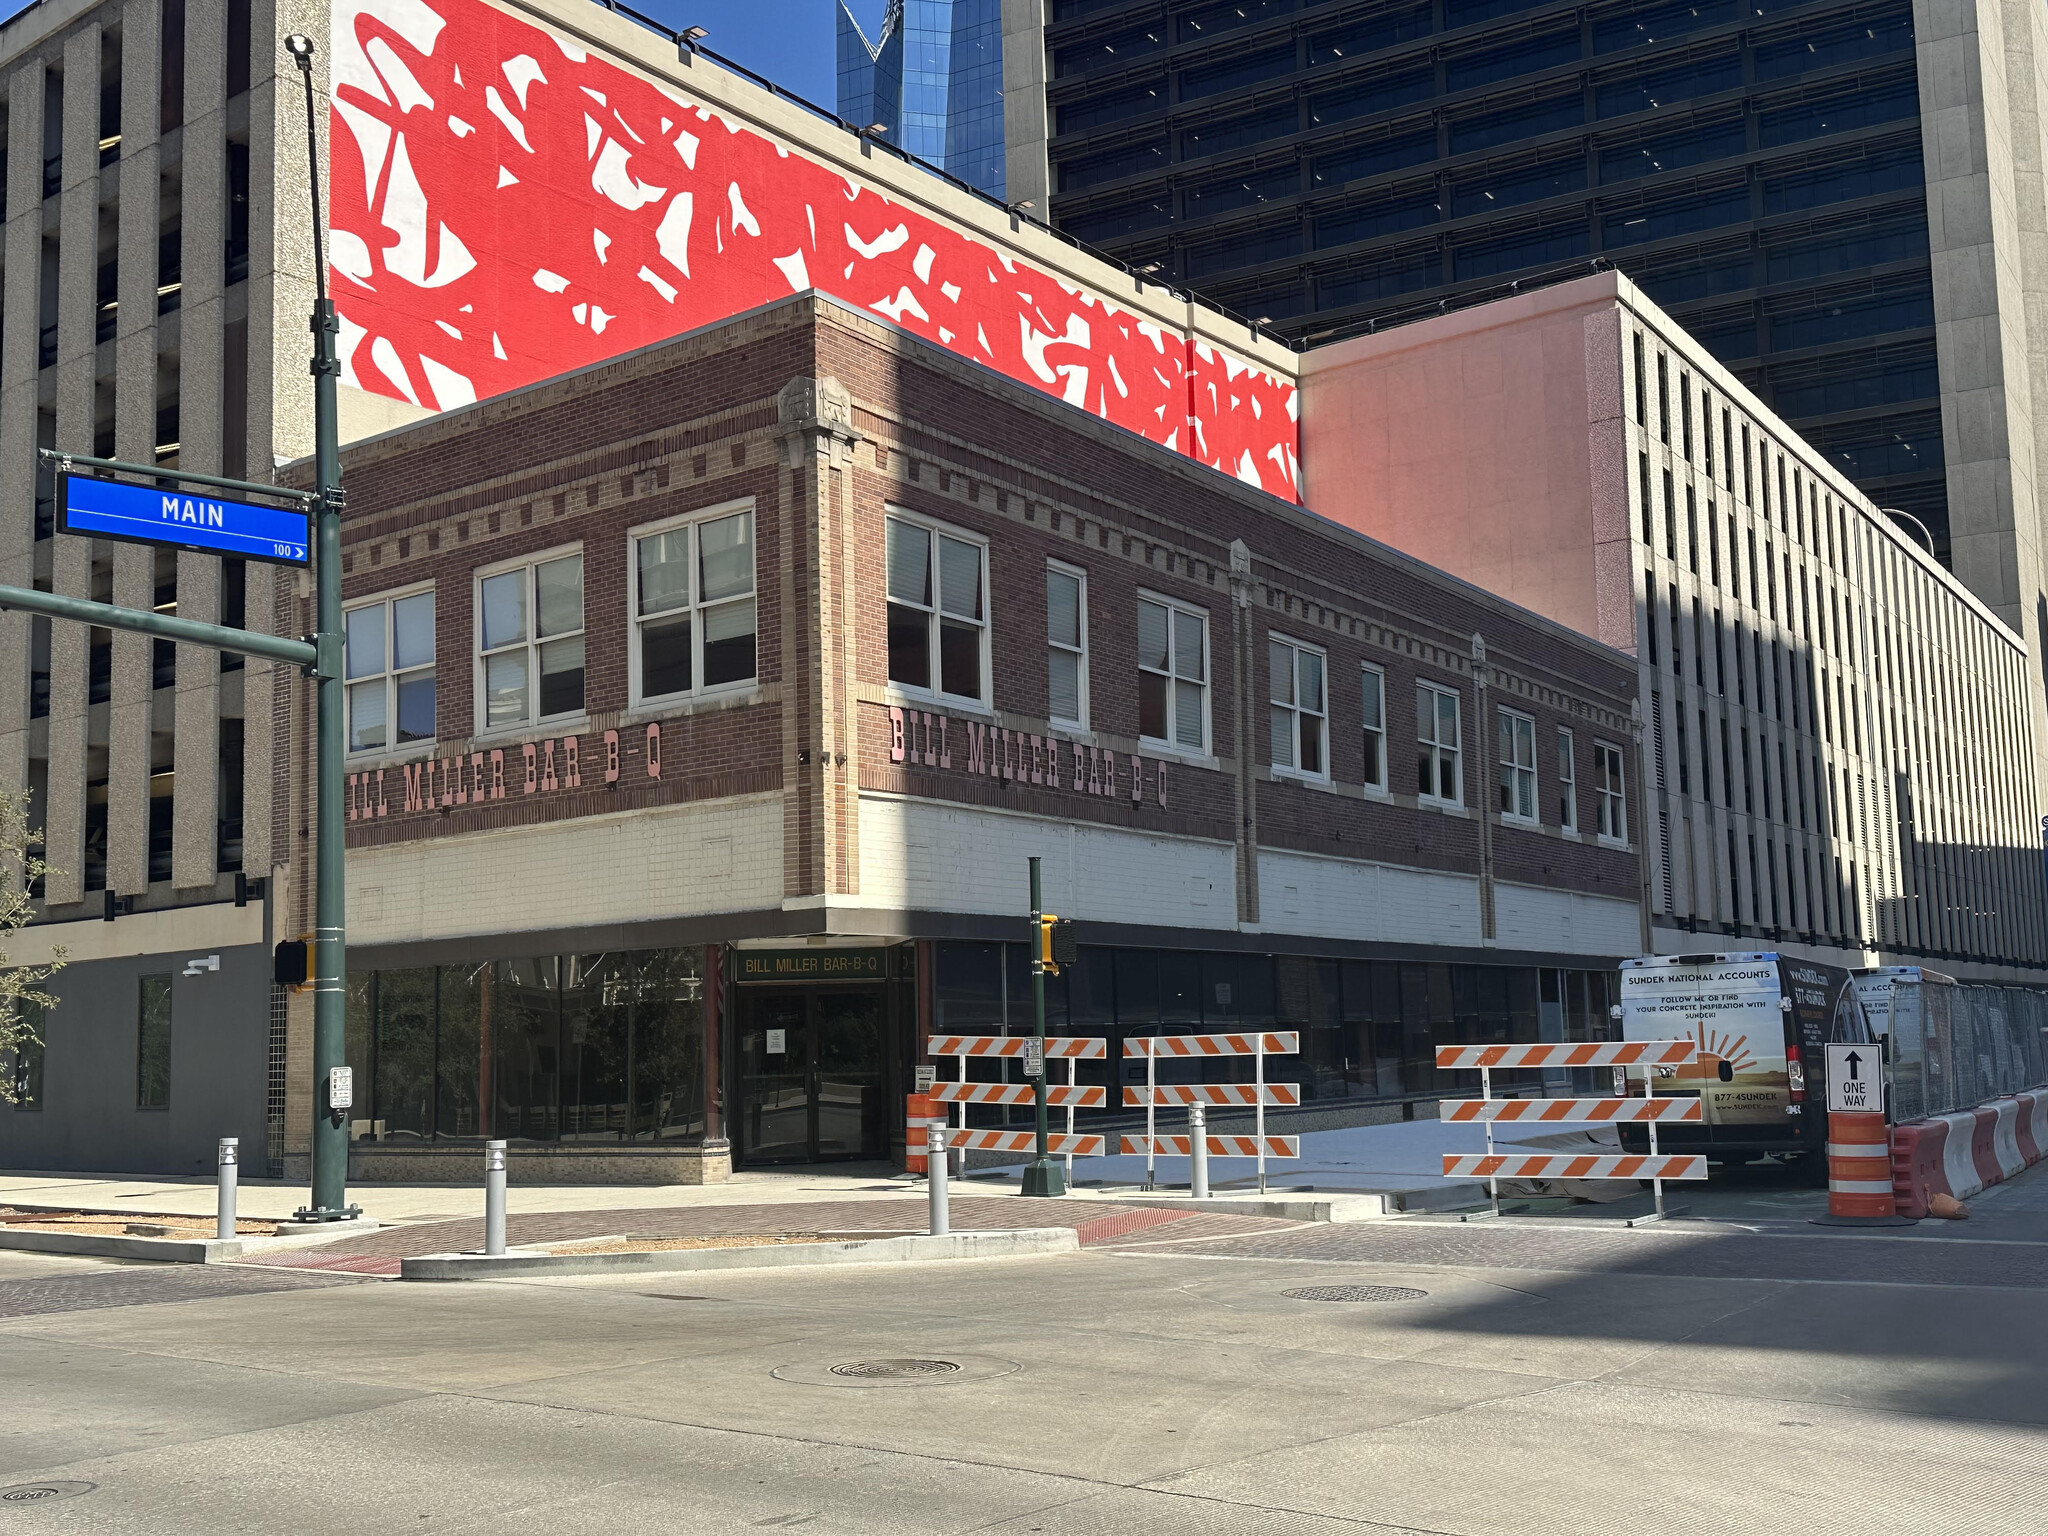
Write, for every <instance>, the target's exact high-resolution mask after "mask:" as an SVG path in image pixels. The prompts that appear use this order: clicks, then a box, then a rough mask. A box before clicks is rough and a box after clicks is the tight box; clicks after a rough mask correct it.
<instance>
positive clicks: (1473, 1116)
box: [1436, 1040, 1707, 1217]
mask: <svg viewBox="0 0 2048 1536" xmlns="http://www.w3.org/2000/svg"><path fill="white" fill-rule="evenodd" d="M1697 1051H1698V1047H1697V1046H1696V1045H1695V1044H1694V1043H1693V1042H1692V1041H1690V1040H1614V1041H1601V1042H1598V1043H1595V1042H1591V1041H1588V1042H1583V1043H1580V1044H1576V1045H1573V1044H1558V1043H1549V1044H1528V1045H1445V1046H1439V1047H1437V1053H1436V1064H1437V1065H1438V1066H1439V1067H1447V1068H1454V1069H1463V1070H1466V1071H1476V1072H1478V1074H1479V1094H1480V1096H1479V1097H1478V1098H1476V1099H1446V1100H1444V1101H1443V1102H1442V1103H1440V1104H1439V1105H1438V1107H1437V1114H1438V1116H1439V1118H1441V1119H1444V1120H1450V1121H1469V1120H1477V1121H1479V1122H1481V1123H1482V1124H1484V1125H1485V1127H1486V1151H1485V1153H1484V1154H1474V1153H1469V1152H1446V1153H1445V1154H1444V1177H1445V1178H1483V1179H1485V1180H1486V1187H1487V1193H1488V1195H1489V1196H1490V1197H1491V1198H1492V1201H1493V1212H1494V1214H1495V1215H1496V1216H1498V1215H1499V1214H1500V1181H1501V1180H1502V1179H1648V1180H1650V1187H1651V1189H1652V1190H1653V1191H1654V1192H1655V1198H1656V1203H1657V1215H1658V1216H1660V1217H1661V1216H1662V1215H1663V1214H1664V1181H1665V1180H1666V1179H1704V1178H1705V1177H1706V1176H1707V1160H1706V1159H1705V1158H1704V1157H1669V1156H1665V1155H1663V1154H1660V1153H1659V1152H1658V1150H1657V1127H1658V1125H1659V1124H1660V1123H1671V1122H1678V1123H1691V1124H1697V1123H1699V1120H1700V1101H1699V1099H1698V1098H1696V1097H1694V1098H1684V1099H1660V1098H1656V1097H1654V1096H1650V1095H1649V1094H1648V1088H1649V1083H1648V1082H1647V1081H1646V1082H1645V1083H1644V1085H1643V1087H1644V1090H1645V1097H1643V1098H1640V1099H1633V1098H1626V1097H1621V1096H1616V1097H1611V1098H1598V1099H1496V1098H1495V1097H1494V1096H1493V1072H1494V1069H1495V1068H1503V1069H1505V1068H1510V1067H1625V1066H1641V1067H1646V1068H1647V1067H1661V1066H1672V1067H1676V1066H1681V1065H1683V1064H1684V1063H1686V1062H1688V1061H1691V1060H1692V1059H1693V1057H1694V1055H1695V1054H1696V1052H1697ZM1504 1120H1505V1121H1514V1122H1529V1121H1534V1122H1537V1123H1548V1122H1552V1121H1556V1122H1578V1123H1581V1124H1584V1123H1588V1122H1590V1123H1593V1124H1599V1125H1613V1124H1616V1123H1618V1122H1624V1121H1625V1122H1630V1123H1638V1124H1645V1125H1647V1126H1648V1127H1649V1130H1650V1152H1649V1156H1647V1157H1639V1156H1605V1155H1587V1154H1569V1153H1567V1154H1552V1153H1509V1154H1505V1155H1503V1154H1500V1153H1497V1152H1495V1151H1494V1149H1493V1127H1494V1125H1495V1123H1496V1122H1498V1121H1504Z"/></svg>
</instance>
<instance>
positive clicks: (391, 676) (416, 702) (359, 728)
mask: <svg viewBox="0 0 2048 1536" xmlns="http://www.w3.org/2000/svg"><path fill="white" fill-rule="evenodd" d="M342 630H343V634H344V635H345V637H346V644H347V652H348V656H347V661H348V665H347V672H348V749H349V751H351V752H389V751H392V750H394V749H395V748H398V747H403V746H405V745H407V744H408V743H410V742H415V741H432V740H433V739H434V593H433V590H432V589H431V588H429V589H428V590H426V591H424V592H408V593H405V594H403V595H402V596H397V597H380V598H378V599H377V600H376V601H375V602H371V603H362V604H359V605H358V606H356V607H354V608H351V609H349V610H348V612H347V613H346V614H344V615H343V617H342Z"/></svg>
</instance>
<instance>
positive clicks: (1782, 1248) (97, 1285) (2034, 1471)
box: [0, 1170, 2048, 1536]
mask: <svg viewBox="0 0 2048 1536" xmlns="http://www.w3.org/2000/svg"><path fill="white" fill-rule="evenodd" d="M2002 1198H2006V1199H2009V1200H2011V1201H2012V1202H2013V1203H2012V1204H2010V1205H2009V1206H2008V1207H2007V1208H2006V1209H2007V1215H2006V1216H2004V1217H2003V1218H1999V1219H1992V1218H1993V1217H1994V1216H1995V1215H1996V1211H1995V1207H1996V1204H1997V1202H1996V1201H1992V1202H1988V1203H1987V1204H1986V1205H1985V1207H1984V1215H1983V1218H1982V1219H1980V1220H1979V1221H1977V1222H1973V1223H1971V1224H1970V1229H1969V1230H1965V1229H1962V1228H1949V1229H1945V1230H1943V1231H1942V1232H1941V1234H1940V1235H1939V1236H1938V1237H1933V1236H1921V1235H1919V1232H1918V1230H1916V1231H1915V1232H1913V1233H1908V1234H1905V1235H1903V1236H1897V1237H1888V1236H1885V1235H1882V1234H1870V1233H1856V1234H1850V1235H1836V1234H1832V1233H1827V1232H1824V1231H1822V1230H1821V1229H1817V1228H1812V1227H1804V1226H1803V1224H1802V1229H1801V1230H1794V1228H1793V1227H1792V1226H1791V1225H1790V1224H1780V1225H1779V1226H1777V1227H1761V1226H1754V1225H1753V1226H1752V1227H1751V1228H1747V1229H1745V1228H1742V1227H1735V1226H1724V1227H1720V1228H1711V1227H1708V1226H1707V1225H1706V1224H1704V1223H1701V1224H1696V1225H1693V1226H1687V1225H1685V1224H1682V1223H1680V1224H1673V1225H1672V1226H1670V1227H1668V1228H1662V1229H1660V1228H1657V1227H1645V1228H1637V1229H1615V1228H1612V1227H1609V1228H1602V1229H1594V1228H1590V1227H1581V1226H1577V1225H1572V1224H1567V1223H1558V1222H1553V1223H1548V1224H1536V1223H1520V1224H1515V1223H1509V1224H1494V1223H1489V1222H1468V1223H1463V1224H1460V1223H1457V1222H1455V1221H1442V1220H1404V1221H1399V1222H1392V1223H1370V1224H1360V1225H1356V1226H1343V1227H1331V1226H1299V1227H1294V1228H1290V1229H1285V1230H1271V1229H1268V1230H1265V1231H1262V1232H1260V1233H1257V1234H1252V1235H1244V1234H1224V1235H1220V1236H1215V1237H1211V1238H1207V1239H1203V1240H1199V1241H1189V1240H1186V1239H1176V1238H1173V1237H1163V1238H1159V1239H1148V1238H1147V1236H1146V1234H1145V1233H1143V1232H1138V1233H1133V1234H1131V1235H1130V1236H1129V1237H1128V1238H1127V1239H1123V1240H1120V1241H1119V1242H1118V1243H1117V1244H1115V1245H1112V1246H1106V1247H1097V1248H1092V1249H1087V1250H1084V1251H1082V1252H1080V1253H1078V1254H1073V1255H1068V1256H1060V1257H1055V1258H1041V1259H1028V1260H1010V1261H992V1262H982V1263H965V1264H951V1265H925V1266H916V1267H909V1266H903V1267H874V1268H860V1269H833V1270H815V1271H805V1270H791V1271H779V1272H725V1273H717V1274H705V1275H688V1274H679V1275H672V1276H660V1277H650V1276H645V1275H642V1276H636V1277H631V1278H607V1279H581V1280H566V1279H565V1280H552V1281H541V1282H522V1283H510V1282H507V1283H489V1284H466V1285H425V1284H407V1283H401V1282H395V1281H390V1280H379V1279H365V1278H358V1277H354V1276H348V1275H341V1274H317V1273H305V1272H299V1271H291V1270H261V1269H258V1268H255V1267H253V1266H251V1267H239V1266H238V1267H223V1268H217V1269H208V1270H203V1271H202V1270H197V1269H168V1268H162V1269H160V1268H147V1269H145V1268H140V1267H136V1266H124V1265H111V1264H102V1263H97V1262H93V1261H83V1260H75V1259H56V1258H47V1257H28V1256H24V1255H19V1254H7V1255H0V1399H4V1401H5V1404H6V1407H7V1412H5V1413H4V1414H0V1532H6V1533H9V1536H12V1533H13V1532H16V1531H24V1532H38V1533H40V1532H52V1533H60V1532H63V1533H68V1532H152V1533H157V1532H164V1531H207V1532H216V1531H218V1532H242V1531H249V1532H256V1531H261V1532H266V1533H267V1532H274V1531H280V1530H290V1531H293V1532H304V1533H307V1536H326V1533H330V1532H332V1533H341V1532H347V1533H350V1536H359V1533H364V1532H386V1531H400V1530H402V1531H409V1532H421V1533H429V1532H432V1533H440V1532H484V1531H489V1532H527V1531H533V1532H545V1533H547V1536H575V1533H583V1532H599V1531H602V1532H606V1533H615V1532H618V1531H621V1530H631V1529H636V1528H640V1529H648V1530H658V1531H672V1532H699V1531H705V1532H724V1531H734V1532H740V1531H757V1530H771V1531H772V1530H783V1529H801V1530H803V1531H805V1532H806V1533H807V1536H808V1533H812V1532H816V1533H819V1536H824V1533H841V1532H844V1533H856V1532H858V1533H892V1536H893V1533H920V1536H922V1533H937V1532H947V1533H962V1532H1004V1533H1010V1532H1019V1533H1022V1532H1042V1533H1046V1536H1113V1533H1114V1536H1123V1533H1130V1532H1151V1531H1159V1532H1173V1533H1190V1536H1210V1533H1215V1536H1225V1533H1239V1532H1259V1533H1268V1532H1270V1533H1285V1536H1294V1533H1303V1536H1306V1533H1325V1532H1339V1531H1343V1532H1358V1531H1394V1532H1408V1531H1412V1532H1431V1533H1436V1532H1444V1533H1458V1536H1468V1533H1470V1536H1479V1533H1488V1536H1492V1533H1503V1536H1506V1533H1516V1536H1521V1533H1527V1536H1554V1533H1558V1532H1575V1531H1595V1530H1597V1531H1608V1530H1626V1531H1628V1532H1630V1533H1631V1536H1663V1533H1671V1536H1681V1533H1682V1536H1698V1533H1705V1532H1726V1533H1742V1536H1768V1533H1777V1532H1784V1533H1787V1536H1793V1533H1797V1536H1824V1533H1833V1532H1858V1533H1862V1532H1894V1531H1896V1532H1901V1533H1904V1532H1913V1533H1925V1532H1971V1533H1977V1532H2005V1531H2012V1532H2028V1533H2032V1532H2037V1531H2039V1530H2040V1529H2041V1528H2042V1519H2041V1514H2040V1511H2041V1510H2042V1509H2043V1508H2048V1372H2044V1371H2043V1363H2044V1361H2048V1242H2043V1241H2042V1238H2043V1237H2044V1236H2048V1233H2044V1232H2043V1231H2042V1230H2041V1229H2042V1227H2043V1226H2044V1224H2048V1223H2044V1221H2043V1219H2042V1218H2041V1216H2040V1215H2038V1214H2037V1211H2038V1208H2039V1207H2040V1206H2042V1205H2043V1204H2048V1181H2043V1179H2042V1177H2041V1174H2040V1173H2039V1171H2038V1170H2037V1171H2035V1172H2034V1173H2032V1174H2030V1175H2028V1176H2027V1177H2025V1178H2023V1179H2022V1180H2020V1181H2018V1182H2017V1183H2016V1184H2014V1185H2013V1186H2011V1187H2010V1188H2009V1189H2008V1190H2007V1191H2006V1192H2005V1195H2004V1196H2003V1197H2002ZM1291 1292H1306V1293H1307V1294H1305V1295H1294V1294H1290V1293H1291ZM1332 1297H1335V1298H1339V1299H1330V1298H1332ZM898 1362H923V1364H920V1365H917V1366H914V1367H906V1366H904V1365H901V1364H899V1363H898ZM835 1367H837V1368H838V1369H835ZM10 1487H11V1488H24V1487H28V1488H38V1489H40V1488H48V1489H49V1490H51V1491H50V1492H49V1493H48V1494H47V1495H46V1496H43V1497H38V1498H28V1499H17V1498H10V1497H9V1496H8V1494H7V1492H6V1489H8V1488H10Z"/></svg>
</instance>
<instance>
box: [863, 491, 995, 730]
mask: <svg viewBox="0 0 2048 1536" xmlns="http://www.w3.org/2000/svg"><path fill="white" fill-rule="evenodd" d="M887 522H888V562H889V681H890V682H892V683H895V684H897V685H899V686H900V687H904V688H915V689H918V690H920V691H923V692H929V693H937V694H944V695H950V696H951V697H953V698H956V699H971V700H972V701H974V702H975V703H977V704H985V703H987V702H988V682H987V679H988V598H987V592H988V545H987V544H985V543H983V542H982V541H981V540H979V539H971V538H967V537H964V536H962V535H960V534H956V533H950V532H945V531H942V530H941V529H939V528H938V527H936V526H935V525H931V524H927V523H923V522H915V521H912V520H911V519H910V518H908V517H904V516H901V515H898V514H891V515H890V517H889V518H888V520H887Z"/></svg>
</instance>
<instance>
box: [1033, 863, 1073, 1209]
mask: <svg viewBox="0 0 2048 1536" xmlns="http://www.w3.org/2000/svg"><path fill="white" fill-rule="evenodd" d="M1042 906H1043V903H1042V901H1041V900H1040V895H1039V885H1038V860H1037V858H1036V857H1034V858H1033V859H1032V860H1031V1009H1032V1012H1033V1014H1034V1015H1035V1016H1036V1018H1037V1021H1038V1023H1037V1036H1038V1077H1037V1079H1036V1080H1035V1081H1034V1083H1033V1085H1032V1101H1033V1103H1034V1104H1035V1105H1036V1107H1037V1111H1038V1156H1037V1157H1036V1158H1035V1159H1034V1160H1033V1161H1032V1163H1031V1164H1030V1166H1029V1167H1027V1168H1026V1169H1025V1170H1024V1188H1023V1191H1022V1192H1023V1193H1024V1194H1027V1195H1064V1194H1065V1193H1066V1192H1067V1173H1066V1170H1065V1169H1064V1168H1062V1167H1061V1166H1060V1165H1059V1164H1058V1163H1056V1162H1054V1161H1053V1160H1052V1159H1051V1158H1050V1157H1048V1156H1047V1155H1046V1150H1045V1142H1046V1122H1045V1080H1046V1068H1045V968H1046V964H1047V961H1048V959H1049V951H1050V949H1051V945H1052V939H1051V936H1050V934H1051V930H1050V928H1049V927H1048V925H1047V923H1046V918H1045V913H1044V912H1043V910H1041V909H1042Z"/></svg>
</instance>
